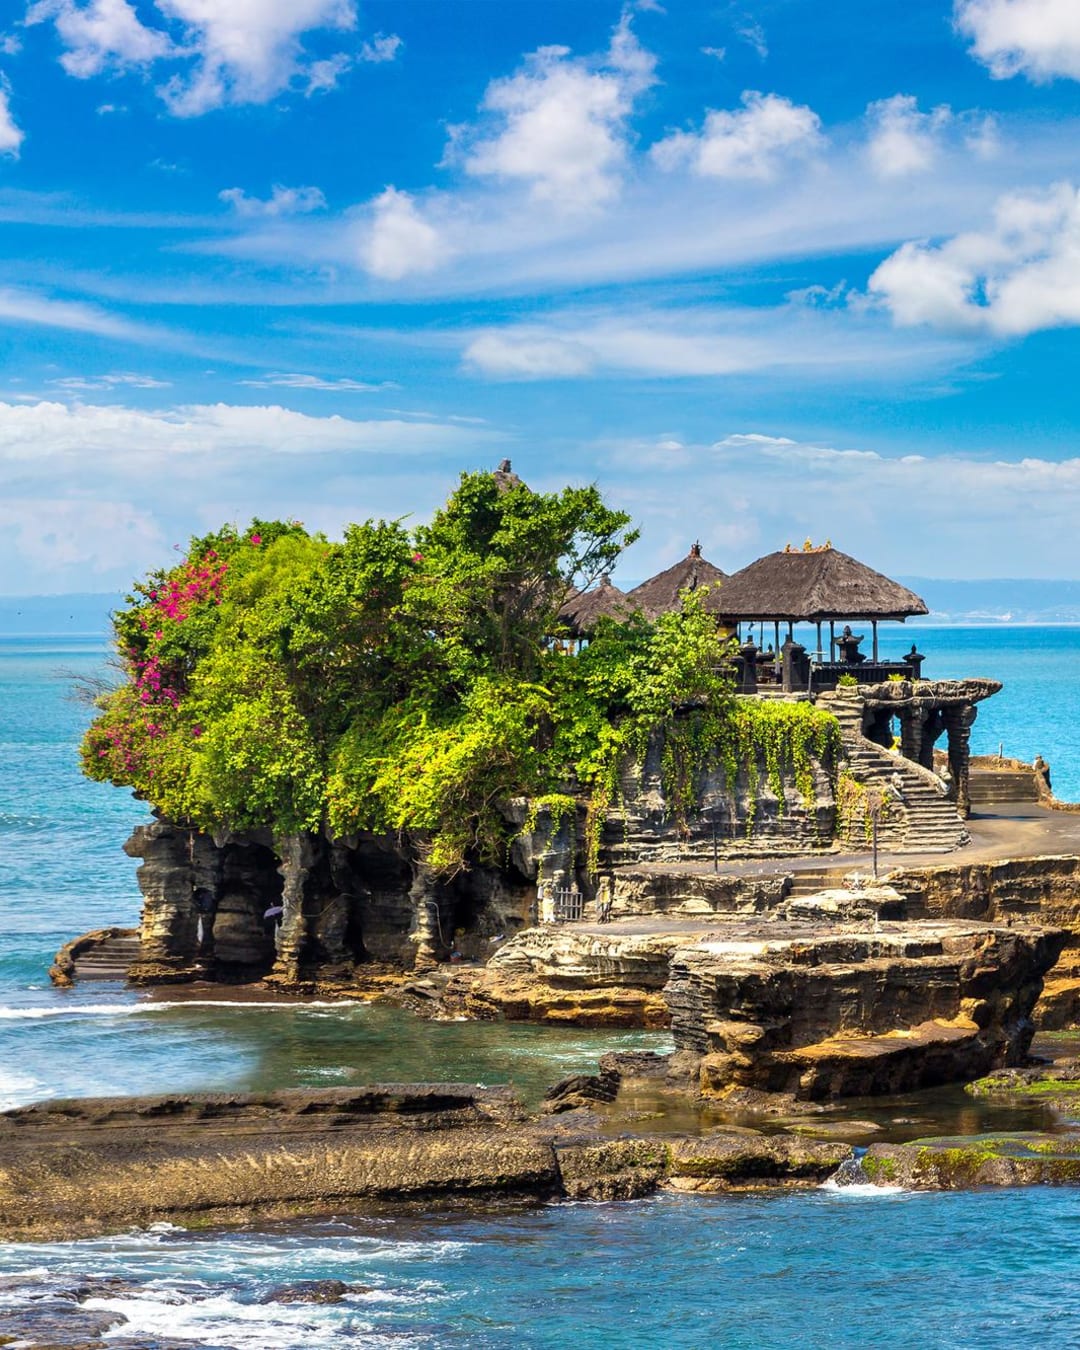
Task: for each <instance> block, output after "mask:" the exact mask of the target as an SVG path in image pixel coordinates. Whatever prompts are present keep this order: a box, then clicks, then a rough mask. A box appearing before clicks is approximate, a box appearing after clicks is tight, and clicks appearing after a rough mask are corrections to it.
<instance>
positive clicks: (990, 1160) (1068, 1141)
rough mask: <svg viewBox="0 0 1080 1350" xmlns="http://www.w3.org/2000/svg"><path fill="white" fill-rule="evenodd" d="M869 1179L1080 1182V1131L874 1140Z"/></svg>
mask: <svg viewBox="0 0 1080 1350" xmlns="http://www.w3.org/2000/svg"><path fill="white" fill-rule="evenodd" d="M861 1167H862V1173H863V1176H864V1178H865V1180H867V1181H869V1182H870V1183H871V1184H873V1185H876V1186H902V1187H903V1188H904V1189H905V1190H935V1191H953V1190H970V1189H973V1188H977V1187H982V1186H1042V1185H1057V1186H1061V1185H1077V1184H1080V1135H1078V1134H1072V1135H1058V1134H1049V1135H1047V1134H1003V1135H973V1136H972V1135H959V1136H956V1137H955V1138H944V1139H919V1140H916V1141H915V1142H914V1143H911V1144H871V1146H870V1147H869V1148H868V1149H867V1151H866V1154H865V1156H864V1157H863V1158H862V1160H861Z"/></svg>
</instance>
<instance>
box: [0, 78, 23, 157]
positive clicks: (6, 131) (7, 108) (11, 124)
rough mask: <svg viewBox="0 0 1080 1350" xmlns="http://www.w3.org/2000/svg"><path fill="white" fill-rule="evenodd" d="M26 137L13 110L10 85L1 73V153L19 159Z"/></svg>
mask: <svg viewBox="0 0 1080 1350" xmlns="http://www.w3.org/2000/svg"><path fill="white" fill-rule="evenodd" d="M25 139H26V133H25V132H24V131H23V129H22V127H20V126H19V124H18V123H17V122H16V121H15V114H14V113H13V112H12V111H11V90H10V87H9V86H8V82H7V80H6V79H5V78H4V77H3V76H2V75H0V155H7V156H9V157H10V158H11V159H18V157H19V150H20V148H21V147H22V143H23V141H24V140H25Z"/></svg>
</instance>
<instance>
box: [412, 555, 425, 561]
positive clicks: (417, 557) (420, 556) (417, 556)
mask: <svg viewBox="0 0 1080 1350" xmlns="http://www.w3.org/2000/svg"><path fill="white" fill-rule="evenodd" d="M412 560H413V562H423V561H424V555H423V554H422V553H414V554H413V555H412Z"/></svg>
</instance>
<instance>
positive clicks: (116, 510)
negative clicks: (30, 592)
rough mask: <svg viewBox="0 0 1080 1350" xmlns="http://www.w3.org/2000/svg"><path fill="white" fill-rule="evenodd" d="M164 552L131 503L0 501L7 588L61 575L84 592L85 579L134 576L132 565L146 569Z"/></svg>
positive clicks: (153, 527)
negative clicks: (128, 573) (113, 573)
mask: <svg viewBox="0 0 1080 1350" xmlns="http://www.w3.org/2000/svg"><path fill="white" fill-rule="evenodd" d="M165 548H166V543H165V538H164V535H163V533H162V530H161V527H160V525H159V524H158V523H157V521H155V520H154V518H153V516H152V515H151V513H150V512H149V511H146V510H140V509H139V508H138V507H136V506H135V505H133V504H132V503H131V502H125V501H113V500H102V499H101V498H99V497H96V498H94V499H92V500H91V499H88V498H82V497H79V498H75V499H74V500H71V499H67V500H57V499H56V498H55V497H20V498H14V499H13V498H8V499H6V500H0V567H4V564H8V567H10V568H11V570H10V571H8V567H4V570H5V571H6V572H8V575H9V577H11V580H12V581H13V582H15V581H16V580H17V578H18V577H20V576H26V577H27V579H28V581H29V578H31V577H41V576H43V575H44V576H47V577H51V578H54V577H57V576H65V574H66V579H67V578H70V579H69V580H68V581H67V584H68V585H72V584H73V585H74V586H75V587H77V588H78V589H81V590H86V589H88V587H87V578H88V576H89V577H91V578H97V577H100V576H102V575H104V574H108V573H109V572H111V571H113V570H115V569H124V570H129V569H130V570H134V568H133V567H132V560H133V559H134V560H136V562H135V566H136V567H138V568H142V567H147V566H149V565H150V563H151V561H152V560H153V559H154V558H155V557H160V556H161V555H162V554H164V552H165ZM5 554H8V555H10V556H9V557H5V556H4V555H5ZM15 569H18V570H15ZM23 584H24V585H25V584H27V583H26V582H24V583H23ZM30 584H33V583H32V582H30Z"/></svg>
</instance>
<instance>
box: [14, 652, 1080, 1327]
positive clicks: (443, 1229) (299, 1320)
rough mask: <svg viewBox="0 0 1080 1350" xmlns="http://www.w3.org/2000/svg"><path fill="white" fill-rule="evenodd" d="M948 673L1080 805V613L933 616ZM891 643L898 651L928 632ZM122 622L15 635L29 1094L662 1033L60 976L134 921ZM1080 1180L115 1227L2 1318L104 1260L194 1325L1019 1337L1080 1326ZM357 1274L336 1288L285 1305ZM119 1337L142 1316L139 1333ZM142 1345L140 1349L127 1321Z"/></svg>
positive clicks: (463, 1070)
mask: <svg viewBox="0 0 1080 1350" xmlns="http://www.w3.org/2000/svg"><path fill="white" fill-rule="evenodd" d="M911 636H915V637H917V639H918V644H919V648H920V650H922V651H923V652H925V653H926V654H927V662H926V667H925V673H926V674H927V676H928V677H934V676H962V675H985V676H989V677H991V678H997V679H1001V680H1003V681H1004V683H1005V689H1004V691H1003V692H1002V694H1000V695H998V696H996V697H995V698H994V699H992V700H990V701H989V702H987V703H986V704H984V705H982V708H981V709H980V716H979V720H978V722H977V723H976V726H975V729H974V733H973V737H972V748H973V750H974V751H975V752H976V753H993V752H996V751H997V749H998V746H999V744H1000V743H1004V749H1005V753H1006V754H1014V755H1018V756H1020V757H1022V758H1027V759H1030V758H1031V757H1032V756H1033V755H1034V754H1036V753H1041V754H1043V756H1044V757H1045V758H1046V759H1048V760H1049V761H1050V762H1051V765H1052V767H1053V771H1054V786H1055V790H1056V791H1057V793H1058V795H1059V796H1060V797H1062V798H1065V799H1069V798H1072V799H1078V798H1080V743H1078V738H1080V726H1078V725H1077V723H1076V720H1075V719H1074V718H1072V717H1071V716H1070V714H1071V712H1072V710H1073V709H1075V708H1076V706H1077V702H1078V695H1080V630H1074V629H1065V628H1054V629H1045V630H1036V629H1025V628H1017V629H1008V628H992V629H933V628H930V627H928V626H923V627H920V628H918V629H917V630H913V632H912V633H911V634H905V638H906V639H907V641H906V642H905V643H904V644H903V646H906V645H909V640H910V637H911ZM893 645H894V646H896V651H895V652H893V651H892V648H890V647H889V646H888V645H887V643H886V640H884V639H883V642H882V655H883V656H885V655H899V654H900V651H901V650H902V649H903V647H902V646H901V645H898V643H896V642H894V644H893ZM105 657H106V649H105V645H104V641H103V638H102V637H100V636H97V635H95V636H91V637H86V638H73V637H70V636H68V637H64V638H63V639H49V638H22V639H6V640H5V639H3V638H2V637H0V1105H2V1106H13V1105H18V1104H21V1103H24V1102H28V1101H32V1100H39V1099H42V1098H46V1097H56V1096H72V1095H89V1094H94V1095H97V1094H109V1093H135V1092H139V1093H143V1092H154V1091H167V1090H191V1089H198V1088H206V1089H225V1088H228V1089H236V1090H248V1089H250V1090H255V1089H262V1088H271V1087H282V1086H303V1085H326V1086H329V1085H335V1084H336V1085H347V1084H349V1083H354V1082H355V1083H359V1082H365V1081H367V1082H370V1081H377V1080H380V1079H382V1080H387V1079H398V1080H401V1079H425V1078H427V1079H432V1078H442V1079H443V1080H444V1081H445V1080H448V1079H453V1080H457V1081H474V1082H491V1083H497V1082H513V1083H514V1085H515V1086H516V1087H517V1088H518V1090H519V1091H520V1092H522V1094H523V1095H524V1096H525V1097H526V1099H527V1100H532V1101H535V1100H536V1098H537V1096H538V1094H539V1093H540V1092H541V1091H542V1089H543V1087H544V1086H545V1085H546V1084H547V1083H550V1082H551V1081H553V1080H554V1079H556V1078H558V1077H561V1076H563V1075H564V1074H566V1073H570V1072H577V1071H582V1070H587V1069H589V1068H591V1067H592V1066H593V1065H594V1064H595V1061H596V1058H597V1057H598V1055H599V1054H600V1053H602V1052H603V1051H604V1050H606V1049H609V1048H627V1047H631V1046H639V1047H644V1046H649V1047H654V1048H658V1049H664V1048H666V1045H667V1041H666V1039H665V1038H664V1037H662V1036H656V1035H653V1034H649V1033H599V1032H581V1031H565V1032H564V1031H557V1030H552V1029H545V1028H538V1027H528V1026H499V1025H482V1024H470V1023H462V1024H431V1023H422V1022H418V1021H416V1019H413V1018H410V1017H409V1016H408V1015H407V1014H405V1013H401V1012H397V1011H395V1010H387V1009H377V1008H371V1007H366V1006H363V1005H358V1004H353V1005H344V1006H342V1005H318V1004H315V1005H313V1004H298V1003H288V1002H282V1001H265V1002H267V1006H262V1004H263V1003H264V1001H263V1000H260V1006H253V1005H251V1004H248V1005H246V1006H245V1005H244V1004H230V1003H228V1002H225V1003H224V1005H223V1006H213V1007H207V1006H204V1005H199V1006H196V1005H194V1004H193V1003H192V1002H191V1001H190V1000H188V999H185V998H184V997H183V996H182V995H176V994H175V993H173V994H169V993H166V994H165V995H159V996H150V995H146V994H140V993H137V992H134V991H129V990H125V989H124V988H123V987H122V986H120V985H115V984H109V983H102V984H86V985H84V986H82V987H81V988H77V989H75V990H69V991H60V990H55V989H53V988H52V987H51V986H50V984H49V982H48V978H47V974H46V972H47V968H48V965H49V963H50V961H51V959H52V956H53V954H54V953H55V951H56V949H57V948H58V947H59V946H60V945H61V943H62V942H64V941H65V940H67V939H68V938H69V937H71V936H73V935H74V934H76V933H79V932H83V931H85V930H87V929H89V928H93V927H96V926H102V925H106V924H121V925H134V924H135V923H136V922H137V919H138V908H139V899H138V891H137V887H136V885H135V880H134V867H135V864H134V862H133V861H132V860H131V859H129V858H127V857H126V856H125V855H124V854H123V852H122V851H121V847H120V845H121V844H122V842H123V840H124V839H125V838H126V837H127V835H128V833H129V832H130V830H131V828H132V826H133V825H135V824H137V823H138V822H140V821H142V820H145V819H146V818H147V816H146V808H145V806H144V805H143V804H140V803H137V802H135V801H133V800H132V798H131V796H130V794H128V793H126V792H123V791H120V790H117V789H114V788H110V787H108V786H105V785H101V784H93V783H88V782H86V781H85V780H83V779H82V778H81V776H80V775H79V772H78V764H77V744H78V740H79V736H80V734H81V731H82V728H83V727H84V726H85V723H86V720H87V717H88V716H89V714H88V711H87V709H86V708H85V707H84V706H81V705H79V704H78V703H77V702H74V701H73V700H72V699H71V696H70V694H71V676H72V674H73V673H74V674H81V675H88V674H93V673H95V672H97V671H100V670H101V668H102V666H103V663H104V660H105ZM1078 1256H1080V1193H1078V1192H1076V1191H1074V1190H1061V1191H1051V1190H1038V1191H1035V1190H1033V1191H1006V1192H998V1193H984V1194H970V1195H904V1194H900V1195H889V1194H884V1195H882V1194H879V1193H875V1194H873V1195H870V1196H867V1195H858V1194H853V1193H845V1192H843V1191H835V1190H828V1189H826V1190H822V1191H819V1192H815V1193H811V1194H806V1193H800V1194H797V1195H791V1196H775V1197H772V1196H753V1197H742V1198H733V1197H723V1198H719V1197H713V1198H708V1197H700V1196H698V1197H677V1196H663V1197H659V1198H656V1199H653V1200H650V1201H644V1202H640V1203H636V1204H629V1205H568V1204H564V1205H557V1206H545V1207H540V1208H535V1209H527V1210H507V1209H503V1210H496V1211H491V1212H486V1213H484V1212H477V1211H471V1212H469V1213H458V1214H454V1213H450V1214H427V1215H423V1214H418V1215H413V1216H411V1217H408V1218H392V1219H390V1218H383V1219H379V1220H375V1219H364V1220H357V1219H355V1218H353V1219H348V1218H344V1217H343V1218H342V1219H340V1220H339V1221H336V1222H333V1223H321V1224H319V1223H308V1224H304V1225H295V1226H289V1227H266V1228H263V1229H262V1230H261V1231H246V1232H243V1233H216V1234H215V1233H197V1234H196V1233H186V1232H183V1231H182V1230H175V1229H171V1228H169V1227H168V1226H165V1227H163V1228H159V1229H156V1230H152V1231H150V1232H144V1233H140V1232H135V1233H131V1234H127V1235H124V1236H122V1237H119V1238H109V1239H101V1240H99V1241H94V1242H73V1243H60V1244H48V1245H32V1246H31V1245H26V1246H23V1245H18V1244H14V1245H8V1246H6V1247H0V1333H2V1332H3V1330H4V1319H5V1309H7V1310H8V1313H9V1315H13V1311H14V1310H15V1309H17V1308H25V1307H26V1306H27V1305H28V1301H30V1300H32V1299H33V1300H38V1299H45V1300H46V1301H47V1300H48V1299H49V1298H51V1297H53V1296H54V1295H59V1294H60V1293H62V1292H63V1290H64V1289H70V1287H72V1285H73V1284H78V1283H80V1282H81V1281H82V1280H84V1279H85V1278H88V1277H97V1276H107V1275H120V1276H122V1277H123V1278H125V1279H126V1280H128V1281H130V1282H131V1287H129V1288H125V1289H124V1290H123V1291H120V1292H114V1293H111V1294H109V1293H106V1294H103V1295H102V1296H101V1299H99V1300H98V1301H97V1304H96V1306H101V1307H106V1308H113V1309H114V1310H115V1311H117V1312H118V1313H119V1312H123V1313H124V1315H125V1316H127V1318H128V1319H129V1320H128V1323H127V1330H128V1331H129V1332H130V1333H131V1334H132V1335H138V1336H141V1337H142V1338H143V1340H144V1341H145V1340H146V1338H150V1339H151V1341H152V1340H153V1338H155V1337H160V1338H161V1339H162V1340H163V1341H167V1342H168V1343H169V1344H170V1345H175V1344H177V1343H190V1344H192V1345H201V1346H210V1347H219V1350H220V1348H222V1347H224V1348H225V1350H230V1348H235V1350H241V1347H243V1350H247V1348H248V1347H251V1348H252V1350H263V1348H264V1347H265V1350H273V1348H274V1347H282V1350H284V1348H285V1347H289V1348H290V1350H291V1347H301V1346H303V1347H316V1350H317V1348H318V1347H323V1346H326V1347H336V1346H338V1345H341V1346H349V1345H360V1344H362V1345H416V1346H444V1345H470V1346H471V1345H477V1346H491V1347H501V1346H512V1345H529V1346H547V1345H552V1346H554V1345H556V1344H560V1345H561V1344H563V1343H565V1342H567V1341H573V1342H575V1343H576V1344H578V1345H580V1346H586V1347H592V1346H609V1345H610V1346H614V1345H620V1346H679V1347H682V1346H688V1347H689V1346H699V1345H700V1346H705V1345H712V1346H724V1347H747V1348H749V1347H770V1346H796V1345H799V1346H836V1347H863V1346H867V1345H870V1344H872V1343H880V1344H887V1345H890V1346H935V1347H936V1346H950V1347H951V1346H956V1347H961V1346H969V1345H970V1346H972V1347H975V1346H981V1347H988V1346H989V1347H996V1346H1002V1347H1004V1346H1013V1345H1015V1344H1016V1343H1017V1341H1018V1340H1019V1339H1020V1338H1021V1337H1023V1338H1025V1339H1026V1338H1029V1337H1031V1338H1036V1339H1038V1340H1039V1341H1040V1342H1041V1343H1042V1344H1043V1345H1050V1346H1068V1345H1075V1344H1077V1343H1078V1339H1080V1338H1078V1335H1077V1333H1075V1331H1074V1329H1073V1328H1074V1327H1075V1326H1076V1325H1077V1322H1076V1319H1077V1317H1078V1316H1080V1289H1078V1288H1077V1287H1076V1284H1075V1281H1074V1279H1073V1272H1074V1271H1075V1268H1076V1263H1077V1258H1078ZM330 1277H332V1278H337V1279H341V1280H344V1281H345V1282H346V1283H347V1284H349V1285H350V1286H356V1288H355V1289H354V1290H353V1291H352V1292H350V1293H349V1295H348V1296H347V1297H346V1299H345V1301H344V1302H343V1303H341V1304H340V1305H337V1306H336V1307H327V1308H313V1307H307V1306H304V1305H284V1304H275V1303H263V1302H260V1299H262V1298H263V1297H264V1296H265V1295H266V1294H267V1293H268V1292H270V1291H271V1290H272V1289H273V1288H274V1287H275V1286H280V1285H281V1284H283V1283H288V1282H290V1281H295V1280H300V1279H310V1278H330ZM118 1334H119V1333H118ZM117 1344H118V1346H119V1345H122V1344H123V1339H118V1340H117Z"/></svg>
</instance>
